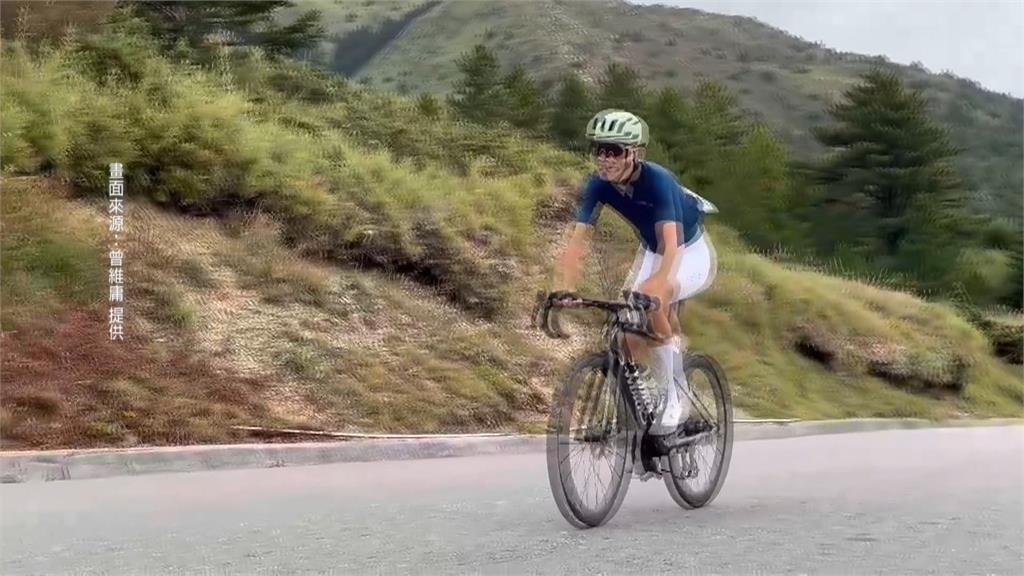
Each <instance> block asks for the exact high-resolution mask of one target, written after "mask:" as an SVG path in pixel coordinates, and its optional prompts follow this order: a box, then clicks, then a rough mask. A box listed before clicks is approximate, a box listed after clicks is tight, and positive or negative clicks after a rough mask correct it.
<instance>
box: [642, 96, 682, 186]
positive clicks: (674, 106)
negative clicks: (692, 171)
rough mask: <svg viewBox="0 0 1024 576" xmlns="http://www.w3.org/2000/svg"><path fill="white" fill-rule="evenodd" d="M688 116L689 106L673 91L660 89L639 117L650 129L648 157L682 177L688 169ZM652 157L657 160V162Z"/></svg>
mask: <svg viewBox="0 0 1024 576" xmlns="http://www.w3.org/2000/svg"><path fill="white" fill-rule="evenodd" d="M690 115H691V111H690V108H689V105H688V104H687V102H686V100H685V99H684V98H683V95H682V94H680V93H679V91H678V90H676V89H675V88H668V87H667V88H662V89H661V90H659V91H658V92H657V93H655V94H654V96H653V97H652V98H651V100H650V102H649V103H648V104H647V106H645V107H644V109H643V111H642V116H643V118H644V120H645V121H646V122H647V124H648V126H650V128H651V146H650V147H649V148H648V157H649V158H651V159H652V160H655V161H656V162H657V161H658V160H661V163H663V164H665V165H667V166H669V167H671V168H672V169H674V170H675V171H676V173H678V174H680V176H683V174H684V173H685V171H686V169H687V167H686V162H685V158H684V157H683V147H684V142H686V139H687V137H688V135H687V130H688V128H689V127H688V126H687V122H688V118H689V117H690ZM655 156H659V157H660V158H658V159H656V158H655Z"/></svg>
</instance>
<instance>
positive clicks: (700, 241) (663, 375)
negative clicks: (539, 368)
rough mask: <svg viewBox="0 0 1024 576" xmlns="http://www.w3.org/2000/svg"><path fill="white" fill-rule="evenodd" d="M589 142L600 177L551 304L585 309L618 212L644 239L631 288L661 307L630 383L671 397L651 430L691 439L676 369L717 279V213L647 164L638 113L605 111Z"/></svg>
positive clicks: (635, 348) (587, 191) (584, 194)
mask: <svg viewBox="0 0 1024 576" xmlns="http://www.w3.org/2000/svg"><path fill="white" fill-rule="evenodd" d="M586 137H587V140H589V142H590V151H591V154H592V156H593V159H594V162H595V165H596V171H595V172H594V173H593V174H591V175H590V176H589V177H588V178H587V180H586V181H585V182H584V183H583V186H582V188H581V192H580V197H579V201H578V204H577V208H576V210H577V212H576V223H575V226H574V228H573V230H572V233H571V236H570V239H569V243H568V245H567V246H566V248H565V251H564V252H563V254H562V256H561V258H560V260H559V267H558V268H559V270H558V272H557V273H556V275H555V287H554V288H555V290H554V291H553V292H551V294H549V296H548V298H549V299H550V300H552V301H553V302H555V301H557V302H558V304H560V305H563V306H568V307H572V306H573V305H575V304H578V303H579V296H578V295H577V294H576V293H575V292H574V287H575V284H576V280H577V276H578V272H579V266H580V263H581V262H582V260H583V258H584V256H585V254H586V252H587V248H588V245H589V242H590V239H591V237H592V235H593V229H594V226H595V224H596V223H597V219H598V217H599V215H600V212H601V208H602V207H603V206H608V207H610V208H612V209H613V210H615V211H616V212H618V213H619V215H620V216H622V217H623V218H624V219H625V220H626V221H627V222H628V223H629V224H630V225H631V226H632V227H633V229H634V230H635V232H636V235H637V237H638V238H639V240H640V247H639V249H638V251H637V258H636V261H635V263H634V266H633V269H632V271H631V272H630V275H629V277H628V278H627V280H626V285H625V286H624V289H627V290H633V291H636V292H640V293H643V294H646V295H648V296H651V297H652V298H653V299H654V300H655V301H656V302H658V305H657V309H656V310H655V311H654V312H653V313H652V314H651V315H650V327H649V329H650V331H651V332H653V333H654V334H655V335H657V336H658V339H657V340H656V341H654V342H653V345H652V343H651V341H649V340H647V339H645V338H643V337H640V336H637V335H634V334H628V335H627V337H626V346H627V350H628V351H629V353H630V356H631V357H632V359H633V360H634V361H635V362H637V363H638V364H639V365H641V366H643V368H642V369H641V370H642V371H639V372H638V371H636V370H635V369H634V370H631V371H627V377H631V378H639V379H641V381H642V382H645V383H648V385H649V383H652V382H653V383H656V384H658V385H659V386H660V389H662V390H665V391H666V394H665V402H664V404H663V405H662V410H661V413H660V414H657V415H656V418H655V420H654V423H653V424H652V426H651V428H650V432H651V433H652V434H655V435H665V434H674V433H679V434H682V435H687V434H690V433H692V432H691V428H692V427H691V426H688V424H690V422H691V421H688V420H686V418H687V416H688V414H689V402H688V399H687V397H686V395H685V394H679V393H678V391H677V390H676V387H675V386H674V385H672V375H673V374H675V376H676V377H677V378H678V379H679V380H680V382H681V383H682V384H683V385H684V386H685V385H686V382H685V376H684V375H683V370H682V367H681V366H676V365H674V358H676V357H677V356H679V357H680V358H681V355H680V342H681V341H680V338H678V337H676V333H677V332H681V331H680V329H679V326H678V320H677V309H678V306H679V305H680V304H681V303H682V301H683V300H685V299H687V298H690V297H693V296H694V295H696V294H698V293H700V292H701V291H703V290H705V289H706V288H707V287H708V286H709V285H710V284H711V282H712V281H713V280H714V276H715V273H716V271H717V264H716V259H715V252H714V248H713V247H712V246H711V243H710V241H709V239H708V235H707V233H706V232H705V230H704V226H703V215H704V213H705V212H713V211H715V208H714V206H713V205H711V204H710V203H709V202H707V201H706V200H704V199H703V198H701V197H700V196H698V195H696V194H694V193H693V192H692V191H690V190H688V189H686V188H684V187H682V186H681V185H680V184H679V182H678V181H677V180H676V178H675V176H674V175H673V174H672V172H670V171H669V170H667V169H666V168H664V167H662V166H660V165H658V164H656V163H654V162H650V161H647V160H645V159H644V152H645V150H646V146H647V144H648V141H649V129H648V127H647V124H646V122H644V121H643V120H642V119H641V118H640V117H638V116H636V115H635V114H632V113H630V112H626V111H624V110H616V109H608V110H602V111H601V112H599V113H597V115H595V116H594V117H593V118H592V119H591V120H590V122H589V123H588V124H587V129H586ZM634 368H635V366H634ZM652 368H653V370H652Z"/></svg>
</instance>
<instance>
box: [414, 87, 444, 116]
mask: <svg viewBox="0 0 1024 576" xmlns="http://www.w3.org/2000/svg"><path fill="white" fill-rule="evenodd" d="M416 109H417V110H419V111H420V114H423V115H424V116H426V117H427V118H437V117H439V116H440V115H441V103H440V102H438V101H437V98H435V97H434V95H433V94H431V93H429V92H424V93H423V94H420V97H419V98H417V99H416Z"/></svg>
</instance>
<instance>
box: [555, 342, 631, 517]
mask: <svg viewBox="0 0 1024 576" xmlns="http://www.w3.org/2000/svg"><path fill="white" fill-rule="evenodd" d="M609 370H610V366H609V360H608V357H607V355H606V354H591V355H588V356H585V357H583V358H581V359H579V360H578V361H577V362H576V363H575V364H574V365H573V367H572V369H571V370H570V372H569V377H568V378H567V379H566V381H565V385H564V386H562V388H561V390H558V391H556V394H555V397H554V398H553V401H552V403H551V414H550V418H549V421H548V434H547V467H548V481H549V483H550V486H551V493H552V496H553V497H554V500H555V504H556V506H557V507H558V511H559V512H560V513H561V514H562V516H563V517H564V518H565V519H566V520H567V521H568V522H569V523H570V524H571V525H573V526H575V527H577V528H583V529H585V528H594V527H597V526H600V525H602V524H604V523H606V522H608V520H610V519H611V518H612V517H613V516H615V514H616V512H618V510H619V507H620V506H621V505H622V502H623V500H625V498H626V492H627V491H628V490H629V483H630V480H631V479H632V468H633V442H634V439H635V436H636V433H635V428H633V427H632V426H631V425H630V424H629V420H628V418H629V415H628V411H627V410H626V406H625V399H624V397H623V396H622V394H621V393H619V392H620V391H619V383H618V382H617V381H616V379H615V378H608V377H607V376H608V372H609ZM593 374H597V375H598V376H599V379H598V380H597V382H598V388H597V392H596V393H597V394H602V393H610V394H612V396H610V397H608V398H607V400H608V401H610V402H611V403H612V405H613V406H614V409H615V411H616V416H615V420H614V422H615V425H614V429H613V430H612V435H611V437H610V438H611V439H612V440H613V441H614V442H615V443H616V444H617V445H618V450H617V451H616V458H617V457H618V454H620V453H621V457H622V458H621V462H618V461H616V462H615V464H613V467H612V468H611V472H612V474H611V478H610V479H609V485H608V486H607V488H606V490H605V494H603V497H602V498H600V499H599V500H600V502H599V503H598V505H597V506H596V507H595V508H594V509H589V508H588V507H587V506H586V505H585V502H583V501H582V500H583V499H582V498H581V496H580V494H579V490H577V488H576V483H575V478H574V476H575V474H574V468H573V463H572V461H571V458H570V456H571V455H572V448H571V435H572V433H573V430H572V429H571V426H572V421H573V415H574V414H575V413H576V408H577V405H576V403H577V402H578V401H579V398H580V395H579V392H580V388H581V387H582V386H583V385H584V384H585V383H586V382H587V379H586V378H587V376H588V375H593ZM585 393H590V394H591V395H590V396H588V397H587V398H586V399H585V400H584V405H587V403H588V402H587V401H588V400H590V401H593V397H592V396H593V393H591V392H590V391H589V390H587V391H585ZM595 404H596V402H595ZM602 424H603V423H602ZM595 428H596V427H595ZM603 429H604V428H603V427H602V430H603ZM584 434H586V432H584ZM602 437H603V435H602Z"/></svg>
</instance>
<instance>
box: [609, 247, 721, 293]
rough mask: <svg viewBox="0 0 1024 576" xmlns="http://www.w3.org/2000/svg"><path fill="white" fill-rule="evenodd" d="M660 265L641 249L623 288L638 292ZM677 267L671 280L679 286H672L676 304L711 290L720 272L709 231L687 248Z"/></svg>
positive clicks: (644, 249) (648, 252)
mask: <svg viewBox="0 0 1024 576" xmlns="http://www.w3.org/2000/svg"><path fill="white" fill-rule="evenodd" d="M660 264H661V256H660V255H659V254H657V253H655V252H651V251H650V250H648V249H646V248H644V246H643V245H641V246H640V248H639V249H638V250H637V256H636V260H635V261H634V262H633V267H632V269H631V270H630V275H629V277H628V278H627V280H626V284H625V286H624V287H623V288H624V289H626V290H636V289H637V288H638V287H639V286H640V284H642V283H643V282H644V280H647V279H648V278H650V277H651V275H652V274H653V273H654V272H655V271H656V270H658V267H659V266H660ZM673 266H674V268H675V269H674V270H673V271H672V272H673V274H672V276H671V277H672V278H674V279H675V282H673V286H672V288H673V297H672V303H675V302H678V301H680V300H685V299H687V298H692V297H693V296H696V295H697V294H700V293H701V292H703V291H704V290H706V289H707V288H708V287H709V286H711V283H712V282H714V280H715V274H717V272H718V261H717V259H716V257H715V248H714V246H712V245H711V239H710V238H708V234H707V231H703V233H702V234H701V235H700V236H699V237H698V238H697V239H696V240H694V241H693V242H692V243H691V244H689V245H687V246H684V247H683V250H682V257H681V258H680V259H679V261H678V262H676V263H674V265H673Z"/></svg>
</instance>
